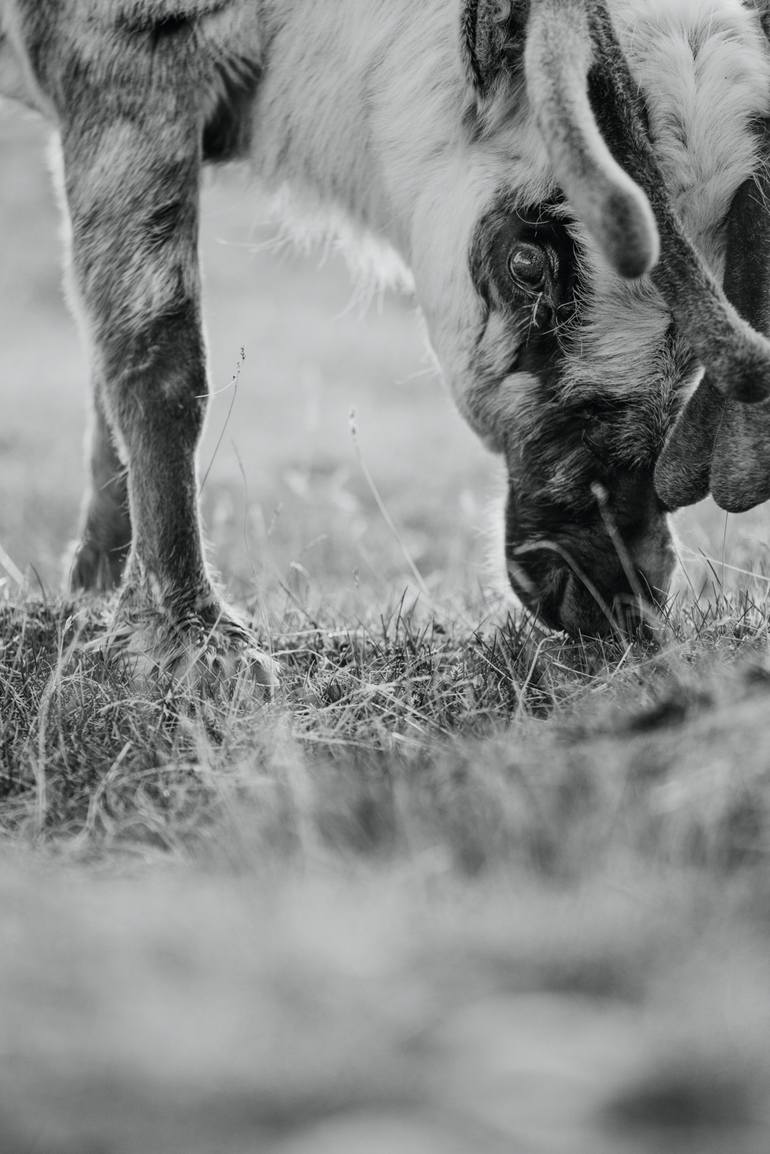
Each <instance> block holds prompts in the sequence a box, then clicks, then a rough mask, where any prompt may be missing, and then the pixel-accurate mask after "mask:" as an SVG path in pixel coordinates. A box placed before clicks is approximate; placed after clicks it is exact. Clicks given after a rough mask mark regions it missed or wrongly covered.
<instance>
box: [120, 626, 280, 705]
mask: <svg viewBox="0 0 770 1154" xmlns="http://www.w3.org/2000/svg"><path fill="white" fill-rule="evenodd" d="M102 649H103V651H104V653H105V656H106V657H107V658H108V659H109V660H110V661H116V662H118V663H119V664H120V665H121V667H122V668H123V669H124V670H125V672H126V674H127V675H128V677H129V678H130V680H131V681H132V682H133V683H134V684H135V685H137V686H138V687H141V688H149V687H157V688H161V689H167V690H170V691H173V692H180V693H181V694H182V695H185V696H186V695H189V696H190V697H192V698H196V699H206V700H211V699H222V700H225V699H228V698H229V699H232V698H234V697H235V696H236V695H240V694H241V693H243V692H244V690H248V691H249V692H250V693H254V692H256V693H257V694H258V695H259V696H260V697H261V699H262V700H263V701H269V700H270V699H271V698H272V697H273V694H274V692H275V690H276V689H277V687H278V675H277V672H276V666H275V663H274V661H273V659H272V657H270V655H269V654H268V653H266V652H265V651H264V650H263V649H262V648H260V645H259V642H258V640H257V637H256V635H255V634H254V633H252V631H251V630H250V629H248V628H247V627H246V626H245V625H243V624H241V622H240V621H238V620H237V618H236V617H235V616H234V615H233V614H232V613H231V612H230V611H228V610H225V609H223V608H221V607H217V609H216V610H214V609H208V608H207V609H206V611H205V614H204V613H196V614H191V615H186V616H185V617H183V618H175V617H174V616H173V615H171V614H168V613H163V612H162V611H160V610H158V609H149V610H148V609H143V610H137V609H136V608H130V609H127V608H126V607H125V606H119V607H118V611H117V614H116V617H115V620H114V622H113V625H112V628H111V629H110V631H109V633H108V634H107V636H106V638H104V639H103V640H102Z"/></svg>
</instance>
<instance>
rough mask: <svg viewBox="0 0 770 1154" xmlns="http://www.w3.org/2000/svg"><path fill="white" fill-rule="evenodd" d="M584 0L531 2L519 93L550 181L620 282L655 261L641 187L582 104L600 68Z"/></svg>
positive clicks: (652, 222)
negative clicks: (531, 116) (530, 113)
mask: <svg viewBox="0 0 770 1154" xmlns="http://www.w3.org/2000/svg"><path fill="white" fill-rule="evenodd" d="M595 7H596V5H595V4H593V3H591V2H590V0H533V3H532V6H531V11H530V19H529V26H528V29H527V46H526V51H525V55H524V62H525V72H526V79H527V93H528V95H529V99H530V102H531V104H532V107H533V110H534V113H535V117H536V119H537V122H538V125H539V127H540V131H541V132H542V134H543V139H544V140H545V144H546V148H547V149H548V155H549V158H550V161H551V164H552V166H553V171H554V175H555V177H556V181H557V183H558V184H559V186H560V187H561V188H562V190H563V191H564V192H565V193H566V195H567V198H568V200H569V202H570V205H571V206H572V208H573V209H574V211H575V213H576V214H577V216H578V217H579V219H580V220H581V221H582V223H583V224H584V225H585V227H586V228H587V229H588V231H589V233H590V234H591V235H592V236H593V237H594V239H595V240H596V242H597V243H598V245H599V246H600V248H601V249H602V252H603V253H604V255H605V256H606V258H607V260H608V261H609V262H610V264H611V265H612V266H613V267H614V268H616V269H617V271H618V272H619V273H620V274H621V275H622V276H625V277H639V276H642V275H643V274H644V273H646V272H649V271H650V269H651V268H652V267H653V266H654V265H655V263H656V262H657V260H658V255H659V243H658V234H657V229H656V225H655V218H654V216H653V213H652V209H651V208H650V204H649V202H648V200H647V197H646V196H645V195H644V193H643V192H642V190H641V188H639V187H638V185H637V184H635V183H634V181H633V180H632V179H631V178H630V177H629V176H628V175H627V174H626V173H625V172H624V171H623V169H622V168H621V167H620V165H619V164H618V163H617V162H616V161H615V159H614V158H613V157H612V154H611V153H610V150H609V148H608V147H607V144H606V142H605V141H604V139H603V138H602V135H601V133H600V131H599V127H598V125H597V122H596V118H595V116H594V112H593V110H592V108H591V103H590V100H589V95H588V89H589V75H590V74H591V73H592V71H594V70H595V69H600V68H601V67H602V66H603V64H604V63H605V62H604V61H603V60H602V59H601V57H600V56H599V54H598V52H597V48H598V47H600V45H598V44H597V40H596V37H595V35H594V34H593V30H592V27H591V24H592V20H591V16H592V10H593V9H594V8H595Z"/></svg>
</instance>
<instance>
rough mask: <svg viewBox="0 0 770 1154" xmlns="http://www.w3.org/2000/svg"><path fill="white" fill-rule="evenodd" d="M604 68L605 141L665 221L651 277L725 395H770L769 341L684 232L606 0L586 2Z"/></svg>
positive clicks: (599, 79)
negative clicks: (746, 317) (741, 312)
mask: <svg viewBox="0 0 770 1154" xmlns="http://www.w3.org/2000/svg"><path fill="white" fill-rule="evenodd" d="M586 3H587V5H588V7H589V9H590V17H591V32H592V38H593V41H594V43H595V45H596V52H597V56H598V58H599V60H600V61H601V67H600V68H597V70H596V71H595V73H594V75H593V76H592V87H593V91H592V95H593V106H594V108H595V109H596V111H597V117H598V122H599V124H600V127H601V131H602V135H603V137H604V139H605V140H606V141H607V142H608V144H609V145H610V146H611V148H612V150H613V153H614V155H615V156H616V158H617V159H618V161H619V162H620V163H621V164H622V165H623V168H624V169H625V171H626V172H628V173H629V174H630V176H631V177H633V180H634V181H635V182H636V184H637V185H638V186H639V187H640V188H641V189H643V190H644V192H645V193H646V195H647V199H648V202H649V204H650V206H651V208H652V211H653V213H654V216H655V220H656V222H657V226H658V232H659V235H660V242H661V258H660V260H659V261H658V263H657V265H656V266H655V268H654V269H653V270H652V279H653V281H654V283H655V285H656V287H657V288H658V290H659V291H660V293H661V295H662V297H663V298H664V300H665V301H666V303H667V305H668V306H669V308H670V309H671V312H672V314H673V317H674V320H675V321H676V323H677V325H678V326H679V328H680V329H681V331H682V333H683V334H684V336H685V337H686V339H687V341H688V343H689V344H690V346H691V348H692V350H693V352H694V353H695V354H696V356H697V357H698V359H699V360H700V361H701V362H702V364H703V365H705V367H706V368H707V369H708V370H709V375H710V379H711V381H712V384H713V385H714V386H715V387H716V388H717V389H718V390H719V391H720V392H721V393H723V394H724V395H725V396H728V397H732V398H734V399H735V400H738V401H743V402H746V403H752V404H753V403H757V402H759V401H763V400H766V399H767V398H768V397H770V342H768V340H767V339H766V338H765V337H763V336H761V335H760V334H759V333H758V332H756V331H755V330H754V329H753V328H752V327H751V325H750V324H748V323H747V322H746V321H745V320H744V319H743V318H742V317H741V316H740V315H739V314H738V312H737V311H736V309H735V308H734V307H733V306H732V304H730V302H729V301H728V299H727V297H726V296H725V293H724V292H723V290H722V288H721V287H720V285H719V284H717V282H716V280H715V279H714V277H713V276H712V274H711V272H710V271H709V270H708V268H707V267H706V265H705V264H704V262H703V260H702V259H701V257H700V255H699V253H698V252H697V250H696V249H695V247H694V246H693V244H692V243H691V241H690V240H689V239H688V237H687V236H686V235H685V232H684V230H683V228H682V226H681V224H680V222H679V219H678V218H677V215H676V212H675V211H674V208H673V206H672V204H671V200H670V197H669V195H668V190H667V188H666V183H665V180H664V178H663V174H662V172H661V170H660V166H659V164H658V162H657V159H656V157H655V153H654V151H653V149H652V146H651V144H650V140H649V136H648V134H647V131H646V129H645V127H644V124H643V122H642V118H641V115H640V111H639V93H638V90H637V88H636V85H635V83H634V81H633V78H632V76H631V72H630V69H629V67H628V62H627V61H626V58H625V56H624V54H623V51H622V49H621V47H620V44H619V43H618V40H617V37H616V35H615V32H614V29H613V26H612V22H611V20H610V17H609V14H608V12H607V9H606V5H605V3H604V0H586Z"/></svg>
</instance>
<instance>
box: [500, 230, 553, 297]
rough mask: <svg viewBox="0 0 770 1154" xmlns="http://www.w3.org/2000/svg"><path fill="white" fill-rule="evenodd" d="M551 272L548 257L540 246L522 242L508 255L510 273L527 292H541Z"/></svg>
mask: <svg viewBox="0 0 770 1154" xmlns="http://www.w3.org/2000/svg"><path fill="white" fill-rule="evenodd" d="M548 271H549V264H548V257H547V255H546V252H545V250H544V249H543V248H542V247H541V246H540V245H539V244H529V243H526V242H522V243H521V244H517V245H514V247H513V248H512V249H511V251H510V253H509V254H508V272H509V273H510V274H511V277H512V278H513V280H514V281H515V283H516V284H517V285H518V286H519V288H521V289H524V291H525V292H539V291H540V289H542V288H543V286H544V284H545V281H546V277H547V275H548Z"/></svg>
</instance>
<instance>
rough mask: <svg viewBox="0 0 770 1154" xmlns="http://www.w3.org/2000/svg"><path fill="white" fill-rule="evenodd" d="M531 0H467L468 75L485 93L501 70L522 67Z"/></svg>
mask: <svg viewBox="0 0 770 1154" xmlns="http://www.w3.org/2000/svg"><path fill="white" fill-rule="evenodd" d="M529 4H530V0H465V3H464V5H463V15H462V31H461V37H462V47H463V56H464V58H465V64H466V68H467V70H468V76H469V78H470V81H471V84H472V85H473V88H474V89H475V90H476V92H477V93H478V95H479V96H481V97H483V96H486V94H487V92H488V91H489V89H490V88H491V86H492V85H493V83H494V81H495V80H496V78H497V76H498V74H499V73H500V71H501V70H502V69H503V68H505V70H506V71H507V72H508V73H509V74H510V73H511V72H515V71H516V70H518V69H521V67H522V55H523V51H524V39H525V31H526V27H527V18H528V16H529Z"/></svg>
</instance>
